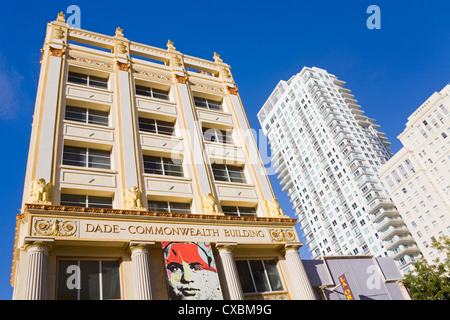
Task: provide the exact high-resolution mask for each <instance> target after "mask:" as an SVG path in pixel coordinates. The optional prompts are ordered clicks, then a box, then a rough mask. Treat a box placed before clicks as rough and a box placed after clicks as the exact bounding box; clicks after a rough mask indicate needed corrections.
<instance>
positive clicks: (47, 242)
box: [24, 237, 55, 251]
mask: <svg viewBox="0 0 450 320" xmlns="http://www.w3.org/2000/svg"><path fill="white" fill-rule="evenodd" d="M54 242H55V239H53V238H38V237H26V238H25V239H24V249H25V251H28V250H29V249H30V248H34V247H38V248H46V249H47V250H48V251H50V250H52V248H53V244H54Z"/></svg>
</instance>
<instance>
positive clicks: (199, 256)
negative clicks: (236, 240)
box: [162, 242, 222, 300]
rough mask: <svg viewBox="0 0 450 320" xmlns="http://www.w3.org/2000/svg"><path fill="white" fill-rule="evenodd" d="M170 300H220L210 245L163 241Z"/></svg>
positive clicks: (220, 294) (220, 295)
mask: <svg viewBox="0 0 450 320" xmlns="http://www.w3.org/2000/svg"><path fill="white" fill-rule="evenodd" d="M162 248H163V253H164V264H165V266H166V275H167V283H168V286H169V295H170V299H171V300H221V299H222V292H221V291H220V284H219V277H218V276H217V269H216V264H215V262H214V256H213V254H212V248H211V245H210V243H209V242H187V243H178V242H162Z"/></svg>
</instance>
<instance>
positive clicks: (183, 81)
mask: <svg viewBox="0 0 450 320" xmlns="http://www.w3.org/2000/svg"><path fill="white" fill-rule="evenodd" d="M175 81H176V82H178V83H181V84H186V83H187V76H180V75H178V74H176V75H175Z"/></svg>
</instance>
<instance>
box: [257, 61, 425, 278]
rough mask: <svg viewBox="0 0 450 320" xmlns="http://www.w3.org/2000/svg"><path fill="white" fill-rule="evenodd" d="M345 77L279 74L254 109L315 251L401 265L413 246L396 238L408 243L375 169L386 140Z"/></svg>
mask: <svg viewBox="0 0 450 320" xmlns="http://www.w3.org/2000/svg"><path fill="white" fill-rule="evenodd" d="M344 85H345V82H344V81H342V80H339V79H338V78H337V77H336V76H334V75H332V74H330V73H328V72H327V71H326V70H323V69H320V68H316V67H313V68H308V67H304V68H303V69H302V70H301V72H300V73H298V74H296V75H294V76H293V77H291V79H289V80H288V81H280V82H279V84H278V85H277V87H276V88H275V89H274V91H273V92H272V94H271V95H270V97H269V99H268V100H267V101H266V103H265V104H264V106H263V107H262V109H261V111H260V112H259V113H258V118H259V121H260V123H261V126H262V129H263V131H264V133H265V134H266V135H267V136H268V138H269V142H270V144H271V150H272V163H273V164H274V166H275V167H276V168H277V172H278V173H279V176H278V178H279V179H280V180H281V182H280V183H281V184H282V185H284V187H283V190H285V191H287V192H288V195H289V196H290V197H291V202H292V204H293V209H295V211H296V214H297V216H298V218H299V222H300V224H301V227H302V230H303V232H304V236H305V238H306V239H307V244H308V245H309V250H310V252H311V253H312V256H313V259H317V258H319V257H320V256H323V255H348V254H354V255H359V254H373V255H375V256H386V255H390V256H393V258H394V260H395V261H396V262H397V265H398V267H399V268H400V269H401V270H402V271H407V270H408V268H409V266H410V265H411V263H412V262H414V261H415V255H416V252H417V251H418V250H417V248H416V249H415V251H414V252H411V251H410V250H408V251H405V250H403V247H402V246H401V245H400V244H399V243H396V242H395V241H394V240H395V239H397V238H398V237H401V238H402V239H403V240H404V241H406V242H407V243H408V244H410V245H411V246H414V240H413V238H412V237H411V236H410V234H409V231H408V229H407V228H406V226H405V224H404V223H403V221H402V220H401V218H400V217H399V215H398V212H397V210H396V208H395V205H394V203H393V202H392V201H391V200H390V199H389V195H388V193H387V192H386V190H385V188H384V187H383V185H382V183H381V180H380V178H379V177H378V169H379V167H380V166H381V165H382V164H383V163H385V162H386V161H387V160H388V159H389V158H390V156H391V153H390V151H389V144H390V143H389V142H388V141H387V138H386V137H385V136H384V133H382V132H379V131H378V129H379V125H376V124H375V120H373V119H370V118H368V117H366V116H365V115H363V114H364V112H363V111H362V110H361V106H360V105H358V104H357V101H356V100H355V99H354V96H353V95H352V94H351V93H350V90H349V89H346V88H344Z"/></svg>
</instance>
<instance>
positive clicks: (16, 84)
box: [0, 53, 29, 120]
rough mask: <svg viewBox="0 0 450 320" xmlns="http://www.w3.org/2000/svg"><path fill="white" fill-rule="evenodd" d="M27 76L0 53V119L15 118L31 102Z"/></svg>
mask: <svg viewBox="0 0 450 320" xmlns="http://www.w3.org/2000/svg"><path fill="white" fill-rule="evenodd" d="M24 80H25V78H24V76H23V75H22V74H21V73H20V72H18V71H17V70H16V69H15V67H14V65H12V64H10V63H9V61H8V59H7V58H5V56H4V55H2V54H1V53H0V120H14V119H16V118H17V116H18V115H19V114H20V112H21V111H23V110H24V106H25V105H26V104H27V103H29V97H28V94H27V93H26V90H25V87H24V86H25V81H24Z"/></svg>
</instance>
